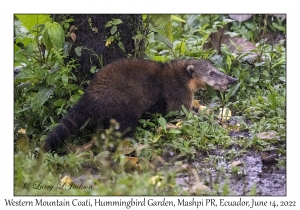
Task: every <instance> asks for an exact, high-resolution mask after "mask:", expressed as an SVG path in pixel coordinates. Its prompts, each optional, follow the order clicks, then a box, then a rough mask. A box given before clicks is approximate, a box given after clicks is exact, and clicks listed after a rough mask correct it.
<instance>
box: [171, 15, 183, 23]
mask: <svg viewBox="0 0 300 210" xmlns="http://www.w3.org/2000/svg"><path fill="white" fill-rule="evenodd" d="M171 19H172V20H176V21H179V22H182V23H185V22H186V21H185V20H183V19H181V18H180V17H178V16H176V15H171Z"/></svg>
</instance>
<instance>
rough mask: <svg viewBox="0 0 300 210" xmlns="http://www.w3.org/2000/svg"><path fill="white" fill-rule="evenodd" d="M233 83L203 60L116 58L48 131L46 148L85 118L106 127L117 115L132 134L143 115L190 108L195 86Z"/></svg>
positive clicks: (51, 147)
mask: <svg viewBox="0 0 300 210" xmlns="http://www.w3.org/2000/svg"><path fill="white" fill-rule="evenodd" d="M236 82H237V79H235V78H233V77H230V76H227V75H225V74H223V73H222V72H220V71H218V70H217V69H216V68H215V67H214V66H213V65H212V64H211V63H210V62H209V61H207V60H199V59H184V60H183V59H182V60H174V61H170V62H167V63H159V62H154V61H150V60H144V59H138V58H131V59H128V58H124V59H120V60H117V61H115V62H112V63H110V64H108V65H106V66H104V67H103V68H102V69H100V70H99V71H98V72H97V73H96V74H95V75H94V78H93V79H92V81H91V83H90V85H89V86H88V87H87V88H86V89H85V92H84V94H83V95H82V97H81V98H80V99H79V101H78V102H77V104H75V105H74V106H73V107H72V108H71V109H70V110H69V111H68V112H67V114H66V116H65V117H64V118H63V119H61V121H60V123H59V124H58V125H57V126H56V127H55V128H54V130H53V131H52V132H51V133H50V134H49V135H48V137H47V138H46V140H45V144H44V150H45V151H55V150H56V149H57V148H58V147H60V146H62V145H63V143H64V141H65V139H67V138H68V137H69V136H70V135H72V134H75V133H76V132H77V131H79V129H80V127H81V126H82V125H84V124H85V123H86V122H87V120H90V121H92V122H99V121H101V122H103V123H104V125H109V121H110V119H115V120H116V121H117V122H119V124H120V131H123V130H125V129H127V128H129V129H130V131H129V132H128V133H127V134H126V136H128V137H129V136H132V135H133V133H134V130H135V127H136V125H137V122H138V120H139V118H140V117H141V115H142V114H143V113H145V112H150V113H162V114H166V113H168V112H170V111H174V110H180V109H181V107H182V105H184V106H185V107H186V108H187V109H190V108H191V104H192V100H193V96H194V92H195V90H196V89H200V88H203V89H204V88H205V84H207V85H209V86H212V87H213V88H214V89H222V90H225V89H226V88H227V85H228V84H233V83H236Z"/></svg>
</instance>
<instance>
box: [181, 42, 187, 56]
mask: <svg viewBox="0 0 300 210" xmlns="http://www.w3.org/2000/svg"><path fill="white" fill-rule="evenodd" d="M185 51H186V42H185V41H182V42H181V43H180V54H184V53H185Z"/></svg>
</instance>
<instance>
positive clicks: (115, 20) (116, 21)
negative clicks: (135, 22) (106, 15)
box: [112, 19, 123, 25]
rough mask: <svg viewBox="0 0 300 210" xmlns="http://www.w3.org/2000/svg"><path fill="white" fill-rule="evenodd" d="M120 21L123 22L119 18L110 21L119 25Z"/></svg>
mask: <svg viewBox="0 0 300 210" xmlns="http://www.w3.org/2000/svg"><path fill="white" fill-rule="evenodd" d="M121 23H123V22H122V20H120V19H113V21H112V24H113V25H119V24H121Z"/></svg>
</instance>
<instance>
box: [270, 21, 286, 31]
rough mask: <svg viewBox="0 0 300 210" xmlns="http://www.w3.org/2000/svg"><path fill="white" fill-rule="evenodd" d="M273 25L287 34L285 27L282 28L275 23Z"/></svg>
mask: <svg viewBox="0 0 300 210" xmlns="http://www.w3.org/2000/svg"><path fill="white" fill-rule="evenodd" d="M272 25H273V27H274V28H276V29H278V30H279V31H283V32H285V30H286V29H285V27H284V26H280V25H278V24H277V23H275V22H272Z"/></svg>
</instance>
